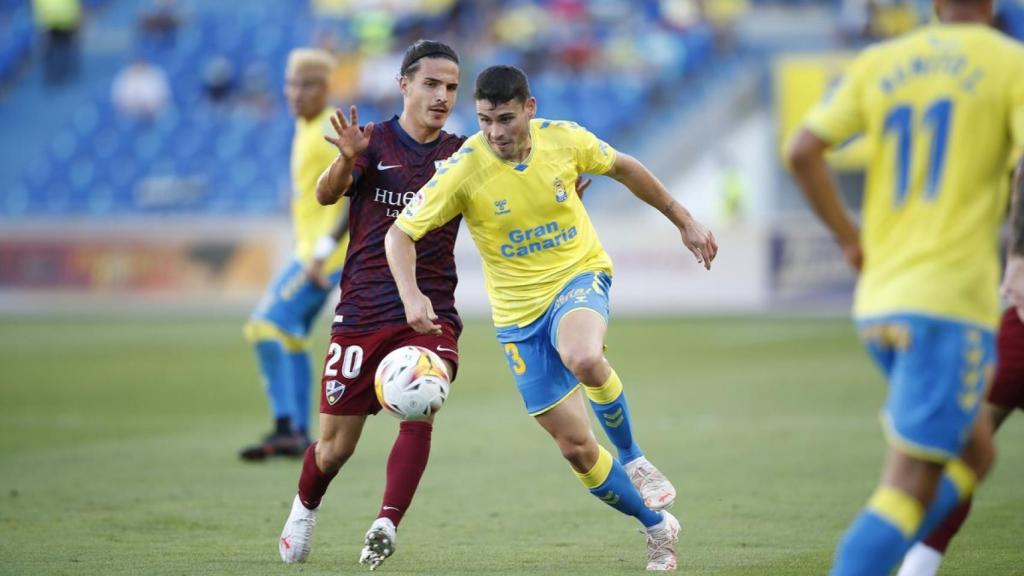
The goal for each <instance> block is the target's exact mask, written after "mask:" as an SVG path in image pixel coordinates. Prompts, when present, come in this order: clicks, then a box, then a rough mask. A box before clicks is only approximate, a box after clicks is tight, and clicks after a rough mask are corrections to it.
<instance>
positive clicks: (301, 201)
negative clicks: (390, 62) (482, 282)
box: [241, 48, 348, 460]
mask: <svg viewBox="0 0 1024 576" xmlns="http://www.w3.org/2000/svg"><path fill="white" fill-rule="evenodd" d="M333 67H334V59H333V58H332V57H331V55H330V54H328V53H326V52H324V51H321V50H313V49H304V48H303V49H296V50H293V51H292V53H291V54H290V55H289V57H288V65H287V70H286V72H285V89H284V92H285V97H286V98H287V100H288V104H289V106H290V107H291V110H292V113H293V114H294V115H295V137H294V139H293V140H292V156H291V173H292V226H293V229H294V234H295V254H294V256H293V258H292V260H291V261H290V262H289V263H288V264H287V265H286V266H285V268H284V270H282V271H281V273H280V274H278V276H277V278H276V279H275V280H274V283H273V284H272V285H271V287H270V289H269V290H268V291H267V293H266V295H264V297H263V299H262V301H261V302H260V304H259V305H258V306H257V308H256V310H255V311H253V313H252V317H251V318H250V319H249V322H248V323H247V324H246V325H245V337H246V339H247V340H248V341H249V342H250V343H251V344H252V345H253V347H254V348H255V349H256V357H257V358H258V359H259V364H260V372H261V373H262V375H263V380H264V385H265V389H266V393H267V398H268V399H269V401H270V408H271V412H272V413H273V416H274V431H273V432H272V433H271V434H270V435H268V436H267V437H266V438H264V439H263V441H262V442H260V443H259V444H256V445H254V446H251V447H248V448H245V449H243V450H242V452H241V457H242V458H243V459H245V460H262V459H264V458H266V457H268V456H273V455H287V456H301V455H302V454H303V452H304V451H305V449H306V446H307V445H308V444H309V440H308V436H307V433H308V426H309V412H310V402H311V400H312V395H311V393H310V382H311V380H312V369H311V366H310V359H309V339H308V336H309V331H310V327H311V326H312V324H313V321H314V320H315V319H316V316H317V314H318V313H319V312H320V309H321V308H322V307H323V304H324V300H326V299H327V295H328V294H330V291H331V287H333V286H335V285H337V283H338V279H339V278H340V276H341V268H342V264H343V263H344V260H345V249H346V248H347V245H348V237H347V235H343V236H342V240H341V241H340V242H331V241H329V240H327V241H325V240H321V238H324V237H325V236H326V237H328V238H329V234H328V233H329V232H330V231H331V230H332V229H333V228H334V227H335V226H336V225H337V224H338V222H347V220H348V219H347V217H346V212H347V210H348V204H347V201H343V202H341V203H339V204H335V205H334V206H330V207H327V208H325V207H323V206H320V203H319V202H317V199H316V182H317V179H318V178H319V177H320V173H321V172H323V171H324V170H325V169H326V168H327V167H328V166H330V165H331V162H333V161H334V158H335V157H336V156H337V155H338V152H337V150H336V149H335V148H334V146H333V145H331V144H330V143H329V142H327V141H326V140H324V136H325V135H328V134H333V131H332V127H331V122H330V119H331V115H332V114H333V109H332V108H331V107H329V106H328V105H327V79H328V77H329V76H330V73H331V70H332V69H333Z"/></svg>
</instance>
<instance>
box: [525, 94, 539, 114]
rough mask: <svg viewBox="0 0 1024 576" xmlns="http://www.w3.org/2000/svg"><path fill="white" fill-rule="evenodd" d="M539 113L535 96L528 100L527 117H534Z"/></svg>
mask: <svg viewBox="0 0 1024 576" xmlns="http://www.w3.org/2000/svg"><path fill="white" fill-rule="evenodd" d="M536 115H537V99H536V98H534V97H533V96H530V98H529V99H528V100H527V101H526V117H527V118H530V119H532V118H533V117H534V116H536Z"/></svg>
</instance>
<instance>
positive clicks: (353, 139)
mask: <svg viewBox="0 0 1024 576" xmlns="http://www.w3.org/2000/svg"><path fill="white" fill-rule="evenodd" d="M331 126H334V133H335V136H334V137H331V136H326V135H325V136H324V140H327V141H328V142H330V143H331V144H334V147H335V148H337V149H338V152H339V153H340V154H341V155H342V156H344V157H345V158H347V159H349V160H354V159H355V157H356V156H357V155H358V154H359V153H360V152H362V151H363V150H366V148H367V147H368V146H369V145H370V134H372V133H373V122H367V123H366V126H363V127H362V128H359V111H358V110H357V109H356V107H355V105H354V104H353V105H352V106H351V107H350V108H349V118H348V120H346V119H345V115H344V114H342V112H341V110H335V111H334V115H333V116H331Z"/></svg>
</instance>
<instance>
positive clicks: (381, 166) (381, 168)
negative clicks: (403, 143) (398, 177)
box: [377, 160, 402, 172]
mask: <svg viewBox="0 0 1024 576" xmlns="http://www.w3.org/2000/svg"><path fill="white" fill-rule="evenodd" d="M401 167H402V165H401V164H384V163H383V162H381V161H379V160H378V161H377V170H379V171H381V172H383V171H385V170H391V169H392V168H401Z"/></svg>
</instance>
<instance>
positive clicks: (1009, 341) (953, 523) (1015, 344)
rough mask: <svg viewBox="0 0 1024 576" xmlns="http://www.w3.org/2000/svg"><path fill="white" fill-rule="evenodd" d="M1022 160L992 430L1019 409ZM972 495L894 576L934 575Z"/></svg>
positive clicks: (1023, 349) (1022, 404) (1023, 405)
mask: <svg viewBox="0 0 1024 576" xmlns="http://www.w3.org/2000/svg"><path fill="white" fill-rule="evenodd" d="M1022 172H1024V160H1022V161H1021V163H1020V164H1018V166H1017V172H1016V178H1015V179H1014V185H1013V205H1014V209H1013V216H1012V217H1011V218H1010V246H1009V254H1008V255H1007V263H1006V274H1005V276H1004V280H1003V293H1004V294H1005V295H1006V299H1007V300H1008V301H1009V302H1010V304H1011V306H1010V307H1009V308H1007V309H1006V310H1004V311H1003V319H1002V321H1001V322H1000V324H999V336H998V338H997V340H996V352H997V353H996V356H997V358H998V362H997V363H996V375H995V378H994V380H993V382H992V388H991V389H990V390H989V391H988V397H987V404H988V413H989V414H990V415H991V417H992V428H993V430H998V429H999V427H1000V426H1002V425H1003V422H1005V421H1006V418H1007V417H1008V416H1009V415H1010V414H1011V413H1013V411H1014V410H1018V409H1024V322H1021V314H1024V210H1022V203H1024V173H1022ZM971 501H972V499H970V498H969V499H967V500H966V501H965V502H963V503H962V504H961V505H960V506H959V507H958V508H957V509H956V510H955V511H954V512H953V513H952V514H950V515H949V517H948V518H947V519H946V521H945V522H943V523H942V524H941V525H940V526H939V527H938V528H936V529H935V531H933V532H932V533H931V535H929V536H928V538H926V539H925V540H924V541H923V542H918V543H917V544H914V546H913V547H912V548H911V549H910V551H909V552H907V556H906V558H904V560H903V565H902V566H900V571H899V573H898V575H897V576H934V575H935V574H936V573H938V571H939V565H940V564H942V557H943V556H944V555H945V553H946V549H947V548H948V547H949V542H950V540H952V539H953V536H955V535H956V533H957V532H959V531H960V527H961V526H963V524H964V522H965V521H966V520H967V514H968V513H969V512H970V510H971Z"/></svg>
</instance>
